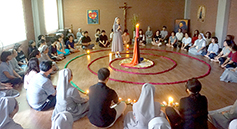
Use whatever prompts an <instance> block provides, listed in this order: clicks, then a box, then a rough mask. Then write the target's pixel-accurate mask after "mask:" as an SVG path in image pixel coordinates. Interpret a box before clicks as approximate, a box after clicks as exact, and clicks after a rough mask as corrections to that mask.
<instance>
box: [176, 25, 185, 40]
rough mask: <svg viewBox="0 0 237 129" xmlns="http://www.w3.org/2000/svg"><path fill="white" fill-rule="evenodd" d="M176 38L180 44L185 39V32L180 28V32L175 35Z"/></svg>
mask: <svg viewBox="0 0 237 129" xmlns="http://www.w3.org/2000/svg"><path fill="white" fill-rule="evenodd" d="M175 36H176V37H177V39H178V42H180V43H181V42H182V39H183V37H184V34H183V32H182V29H181V28H179V30H178V32H177V33H176V35H175Z"/></svg>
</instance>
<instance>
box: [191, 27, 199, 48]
mask: <svg viewBox="0 0 237 129" xmlns="http://www.w3.org/2000/svg"><path fill="white" fill-rule="evenodd" d="M198 35H199V31H198V30H195V31H194V34H193V37H192V45H193V44H194V43H195V41H196V40H197V39H198Z"/></svg>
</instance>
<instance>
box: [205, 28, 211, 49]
mask: <svg viewBox="0 0 237 129" xmlns="http://www.w3.org/2000/svg"><path fill="white" fill-rule="evenodd" d="M205 37H206V41H207V42H206V45H207V46H209V45H210V44H211V43H212V41H211V40H212V37H211V32H210V31H207V32H206V34H205Z"/></svg>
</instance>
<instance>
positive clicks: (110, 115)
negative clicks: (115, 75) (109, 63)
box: [88, 68, 126, 127]
mask: <svg viewBox="0 0 237 129" xmlns="http://www.w3.org/2000/svg"><path fill="white" fill-rule="evenodd" d="M109 76H110V71H109V70H108V69H107V68H101V69H99V71H98V79H99V82H98V83H97V84H95V85H93V86H91V87H90V88H89V91H90V92H89V114H88V118H89V120H90V122H91V123H92V124H93V125H95V126H98V127H111V126H112V125H113V124H114V123H115V121H116V120H117V119H118V118H119V116H120V115H121V114H122V113H123V112H124V110H125V109H126V104H125V102H119V100H118V95H117V93H116V92H115V91H114V90H112V89H110V88H109V87H108V86H106V83H107V82H108V80H109ZM112 101H113V103H115V105H114V106H113V108H111V107H110V106H111V103H112Z"/></svg>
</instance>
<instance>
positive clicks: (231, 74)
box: [220, 67, 237, 83]
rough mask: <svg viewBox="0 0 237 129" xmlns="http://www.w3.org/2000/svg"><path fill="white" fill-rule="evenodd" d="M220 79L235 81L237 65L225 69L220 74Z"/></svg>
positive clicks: (236, 79)
mask: <svg viewBox="0 0 237 129" xmlns="http://www.w3.org/2000/svg"><path fill="white" fill-rule="evenodd" d="M220 81H224V82H235V83H237V67H236V68H227V69H225V71H224V72H223V73H222V75H221V76H220Z"/></svg>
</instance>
